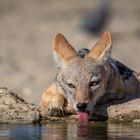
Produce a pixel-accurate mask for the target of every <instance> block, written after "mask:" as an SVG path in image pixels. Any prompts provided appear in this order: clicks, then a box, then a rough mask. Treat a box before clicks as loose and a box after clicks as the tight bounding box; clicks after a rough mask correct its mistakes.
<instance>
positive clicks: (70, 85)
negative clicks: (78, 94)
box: [67, 83, 75, 88]
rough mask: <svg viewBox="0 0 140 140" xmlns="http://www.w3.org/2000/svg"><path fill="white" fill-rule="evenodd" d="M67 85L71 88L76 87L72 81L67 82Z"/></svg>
mask: <svg viewBox="0 0 140 140" xmlns="http://www.w3.org/2000/svg"><path fill="white" fill-rule="evenodd" d="M67 86H68V87H69V88H75V86H74V85H73V84H72V83H67Z"/></svg>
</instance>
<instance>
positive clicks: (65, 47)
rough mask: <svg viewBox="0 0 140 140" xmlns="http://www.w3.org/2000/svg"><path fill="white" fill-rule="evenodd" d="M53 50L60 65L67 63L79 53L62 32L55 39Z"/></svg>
mask: <svg viewBox="0 0 140 140" xmlns="http://www.w3.org/2000/svg"><path fill="white" fill-rule="evenodd" d="M53 52H54V57H55V58H56V60H57V62H58V66H59V67H60V66H62V65H65V64H66V63H67V62H68V61H69V60H70V59H72V58H74V57H75V56H77V55H78V54H77V52H76V51H75V49H74V48H73V47H72V46H71V45H70V44H69V42H68V41H67V40H66V38H65V37H64V36H63V35H62V34H60V33H59V34H57V35H56V37H55V39H54V43H53Z"/></svg>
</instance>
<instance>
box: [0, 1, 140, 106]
mask: <svg viewBox="0 0 140 140" xmlns="http://www.w3.org/2000/svg"><path fill="white" fill-rule="evenodd" d="M96 3H97V0H85V1H83V0H77V1H76V0H70V1H64V0H0V86H1V87H3V86H6V87H8V88H9V89H12V90H13V91H15V92H16V93H18V94H20V95H21V96H22V97H24V98H25V99H26V100H27V101H29V102H33V103H37V104H38V103H39V100H40V96H41V93H42V92H43V91H44V90H45V89H46V88H47V87H48V86H49V85H50V84H51V83H52V81H53V79H54V77H55V75H56V72H57V67H56V65H55V63H54V60H53V54H52V50H51V48H52V41H53V38H54V37H55V35H56V33H58V32H61V33H63V34H64V35H65V36H66V38H68V40H69V42H71V44H72V45H73V46H75V47H76V49H78V48H82V47H88V48H91V47H92V46H93V45H94V43H95V41H96V40H97V39H98V37H95V36H93V35H91V34H89V33H87V32H84V31H83V30H81V28H80V24H81V22H82V17H83V16H84V15H85V14H86V13H87V12H90V11H92V10H94V7H95V5H96ZM111 8H112V12H111V18H110V21H109V24H108V25H107V27H106V30H109V31H111V32H112V34H113V41H114V44H113V47H114V48H113V57H115V58H117V59H118V60H120V61H122V62H123V63H125V64H127V65H128V66H129V67H130V68H133V69H134V70H136V71H140V62H139V59H140V15H139V14H140V0H116V1H115V0H112V5H111Z"/></svg>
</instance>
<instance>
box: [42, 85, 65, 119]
mask: <svg viewBox="0 0 140 140" xmlns="http://www.w3.org/2000/svg"><path fill="white" fill-rule="evenodd" d="M64 103H65V99H64V96H63V95H61V94H60V93H58V92H57V89H56V85H55V84H53V85H52V86H51V87H50V88H49V89H48V90H47V91H46V92H44V93H43V94H42V97H41V104H40V105H41V110H42V112H43V113H47V115H50V116H63V115H64V108H63V106H64Z"/></svg>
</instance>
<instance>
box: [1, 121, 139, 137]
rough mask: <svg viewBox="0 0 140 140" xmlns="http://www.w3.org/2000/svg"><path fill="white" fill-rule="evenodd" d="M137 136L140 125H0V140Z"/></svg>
mask: <svg viewBox="0 0 140 140" xmlns="http://www.w3.org/2000/svg"><path fill="white" fill-rule="evenodd" d="M2 134H3V135H2ZM139 134H140V125H121V124H118V125H115V124H107V123H89V124H79V123H76V122H74V123H71V122H69V123H51V124H44V125H8V124H1V125H0V140H107V139H108V140H112V139H113V140H114V139H115V140H116V139H117V140H124V139H127V140H132V139H133V140H138V139H140V135H139Z"/></svg>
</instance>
